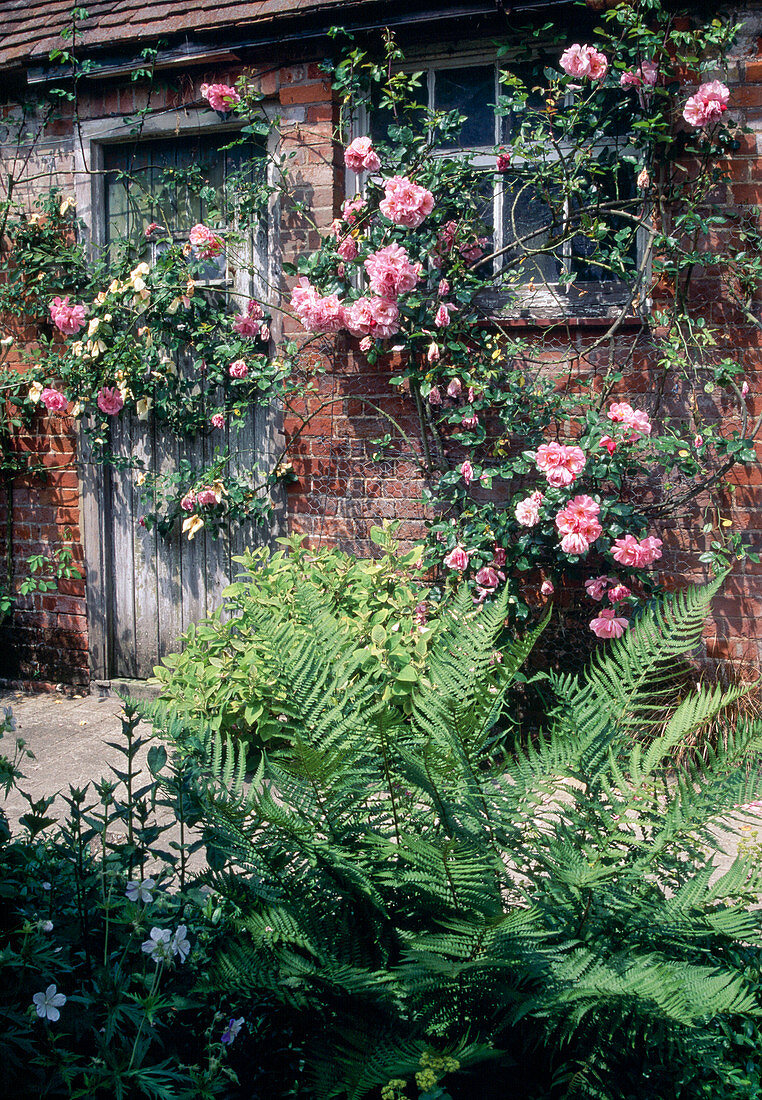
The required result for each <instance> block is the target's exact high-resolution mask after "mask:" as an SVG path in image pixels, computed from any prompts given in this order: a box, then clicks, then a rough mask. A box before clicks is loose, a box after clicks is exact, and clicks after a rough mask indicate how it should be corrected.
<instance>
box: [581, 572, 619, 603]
mask: <svg viewBox="0 0 762 1100" xmlns="http://www.w3.org/2000/svg"><path fill="white" fill-rule="evenodd" d="M614 583H615V581H614V578H613V577H607V576H605V575H604V576H601V577H590V578H589V580H586V581H585V591H586V592H587V594H588V596H589V597H590V599H591V600H602V599H603V597H604V596H605V595H606V590H607V589H608V587H609V585H612V584H614Z"/></svg>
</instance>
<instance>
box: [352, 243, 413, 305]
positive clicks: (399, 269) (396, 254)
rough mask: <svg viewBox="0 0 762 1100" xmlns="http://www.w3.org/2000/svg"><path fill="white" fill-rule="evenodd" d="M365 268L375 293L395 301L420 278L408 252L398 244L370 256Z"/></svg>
mask: <svg viewBox="0 0 762 1100" xmlns="http://www.w3.org/2000/svg"><path fill="white" fill-rule="evenodd" d="M365 270H366V271H367V272H368V277H369V279H370V289H371V290H372V291H373V293H374V294H377V295H378V296H379V298H388V299H390V300H393V301H396V299H397V298H398V297H399V295H400V294H407V292H408V291H410V290H412V289H413V288H414V287H415V285H416V283H417V282H418V278H419V274H418V270H417V269H416V268H415V267H413V265H412V264H411V263H410V260H409V259H408V254H407V252H406V251H405V249H404V248H402V247H401V246H400V245H398V244H389V245H387V246H386V248H379V250H378V252H374V253H372V254H371V255H370V256H368V258H367V260H366V261H365Z"/></svg>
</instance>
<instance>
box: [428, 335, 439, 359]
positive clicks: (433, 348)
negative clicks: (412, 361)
mask: <svg viewBox="0 0 762 1100" xmlns="http://www.w3.org/2000/svg"><path fill="white" fill-rule="evenodd" d="M426 360H427V362H429V363H438V362H439V344H438V343H437V342H436V340H432V341H431V343H430V344H429V348H428V351H427V352H426Z"/></svg>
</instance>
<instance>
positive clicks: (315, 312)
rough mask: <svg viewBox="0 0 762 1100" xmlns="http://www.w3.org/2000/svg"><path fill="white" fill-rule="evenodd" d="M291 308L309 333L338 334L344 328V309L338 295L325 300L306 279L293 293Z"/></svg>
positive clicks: (302, 279)
mask: <svg viewBox="0 0 762 1100" xmlns="http://www.w3.org/2000/svg"><path fill="white" fill-rule="evenodd" d="M291 308H292V309H293V311H294V313H295V314H296V316H297V317H298V318H299V320H300V321H301V323H302V325H303V327H304V328H306V329H307V330H308V331H309V332H338V331H339V329H340V328H343V326H344V307H343V306H342V304H341V302H340V301H339V299H338V298H337V297H336V295H335V294H329V295H327V296H326V297H325V298H323V297H322V296H321V295H320V293H319V291H317V290H316V289H315V287H314V286H312V284H311V283H310V282H309V281H308V280H307V279H305V278H304V277H302V278H301V279H300V280H299V282H298V284H297V286H295V287H294V289H293V291H292V293H291Z"/></svg>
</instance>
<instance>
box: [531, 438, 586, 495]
mask: <svg viewBox="0 0 762 1100" xmlns="http://www.w3.org/2000/svg"><path fill="white" fill-rule="evenodd" d="M535 462H536V463H537V469H538V470H539V471H540V472H541V473H543V474H545V478H546V480H547V482H548V484H549V485H552V486H553V487H554V488H555V489H559V488H562V487H564V486H566V485H571V483H572V482H573V481H574V479H575V478H576V477H577V475H578V474H580V473H581V472H582V470H583V469H584V466H585V452H584V451H583V450H582V449H581V448H580V447H574V446H567V445H566V444H564V443H542V444H541V445H540V446H539V447H538V448H537V452H536V454H535Z"/></svg>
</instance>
